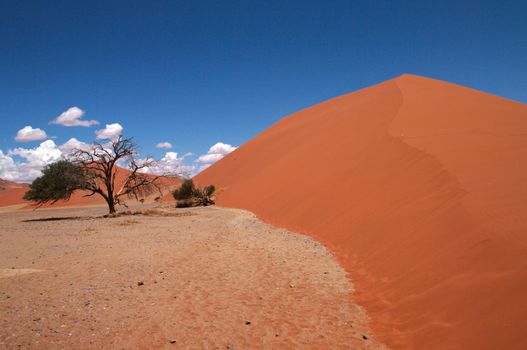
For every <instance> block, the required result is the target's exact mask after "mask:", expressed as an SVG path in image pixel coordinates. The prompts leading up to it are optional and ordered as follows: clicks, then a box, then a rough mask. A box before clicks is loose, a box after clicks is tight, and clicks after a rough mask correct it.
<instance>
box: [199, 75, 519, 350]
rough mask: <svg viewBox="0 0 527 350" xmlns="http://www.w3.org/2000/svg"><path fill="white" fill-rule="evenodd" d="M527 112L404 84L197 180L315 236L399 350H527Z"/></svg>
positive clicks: (290, 121)
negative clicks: (343, 269) (334, 255)
mask: <svg viewBox="0 0 527 350" xmlns="http://www.w3.org/2000/svg"><path fill="white" fill-rule="evenodd" d="M526 160H527V106H526V105H525V104H521V103H518V102H513V101H510V100H506V99H504V98H500V97H497V96H493V95H490V94H486V93H482V92H478V91H475V90H472V89H468V88H464V87H461V86H458V85H454V84H450V83H446V82H441V81H437V80H432V79H427V78H422V77H417V76H412V75H404V76H401V77H399V78H396V79H393V80H390V81H386V82H384V83H381V84H378V85H375V86H372V87H370V88H367V89H363V90H360V91H357V92H354V93H351V94H347V95H344V96H340V97H337V98H334V99H332V100H329V101H327V102H324V103H320V104H318V105H316V106H313V107H310V108H308V109H305V110H303V111H300V112H298V113H295V114H293V115H290V116H288V117H286V118H284V119H282V120H280V121H279V122H278V123H276V124H275V125H273V126H272V127H270V128H269V129H267V130H265V131H264V132H262V133H261V134H260V135H258V136H257V137H255V138H254V139H252V140H251V141H249V142H248V143H246V144H245V145H243V146H242V147H240V148H239V149H237V150H236V151H234V152H233V153H231V154H230V155H229V156H227V157H226V158H224V159H223V160H221V161H219V162H218V163H216V164H215V165H213V166H212V167H210V168H209V169H207V170H205V171H204V172H203V173H201V174H199V175H198V176H197V177H196V180H197V182H199V183H200V184H202V185H205V184H209V183H213V184H215V185H217V186H219V187H221V188H223V190H224V191H223V193H222V194H221V196H220V198H219V204H220V205H225V206H232V207H239V208H246V209H249V210H251V211H253V212H255V213H256V214H257V215H259V216H260V217H261V218H263V219H265V220H266V221H268V222H271V223H274V224H277V225H280V226H283V227H287V228H289V229H292V230H296V231H300V232H304V233H306V234H309V235H312V236H314V237H316V238H318V239H319V240H321V241H322V242H323V243H325V244H326V245H327V246H328V247H330V248H331V249H332V250H334V251H335V252H336V253H337V256H338V257H339V259H340V260H341V262H342V263H343V264H344V266H345V267H346V268H347V269H348V271H349V273H350V276H351V278H352V279H353V280H354V283H355V285H356V287H357V293H356V294H355V295H354V298H356V299H357V301H358V302H359V303H360V304H362V305H363V306H364V307H365V308H366V310H367V312H368V313H369V315H370V317H371V318H372V327H373V329H374V331H375V332H376V334H377V335H378V337H379V338H380V339H381V340H383V341H385V342H386V343H387V344H388V345H389V346H392V347H393V348H414V349H527V337H525V334H524V331H525V329H526V327H527V162H526Z"/></svg>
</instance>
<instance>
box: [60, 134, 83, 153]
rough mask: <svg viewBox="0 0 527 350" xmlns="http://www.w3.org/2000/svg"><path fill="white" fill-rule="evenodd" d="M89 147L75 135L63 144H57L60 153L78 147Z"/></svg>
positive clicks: (68, 151) (69, 151) (71, 150)
mask: <svg viewBox="0 0 527 350" xmlns="http://www.w3.org/2000/svg"><path fill="white" fill-rule="evenodd" d="M89 148H90V145H89V144H87V143H84V142H82V141H79V140H77V139H76V138H75V137H72V138H71V139H69V140H68V141H66V142H65V143H64V144H62V145H60V146H59V150H60V151H61V152H62V153H71V152H73V151H75V150H78V149H82V150H88V149H89Z"/></svg>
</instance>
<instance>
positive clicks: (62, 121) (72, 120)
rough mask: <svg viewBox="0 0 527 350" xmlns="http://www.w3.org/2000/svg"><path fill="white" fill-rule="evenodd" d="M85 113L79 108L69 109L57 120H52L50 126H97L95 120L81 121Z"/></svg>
mask: <svg viewBox="0 0 527 350" xmlns="http://www.w3.org/2000/svg"><path fill="white" fill-rule="evenodd" d="M84 114H85V112H84V111H83V110H82V109H80V108H79V107H70V108H68V110H67V111H65V112H62V114H61V115H59V116H58V117H57V118H55V119H53V120H52V121H51V122H50V123H51V124H59V125H64V126H84V127H88V126H92V125H97V124H99V122H98V121H97V120H81V118H82V117H83V116H84Z"/></svg>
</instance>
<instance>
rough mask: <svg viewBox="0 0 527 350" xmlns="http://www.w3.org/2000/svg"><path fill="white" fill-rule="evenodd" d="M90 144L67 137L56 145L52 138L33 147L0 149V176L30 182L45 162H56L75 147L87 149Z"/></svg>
mask: <svg viewBox="0 0 527 350" xmlns="http://www.w3.org/2000/svg"><path fill="white" fill-rule="evenodd" d="M90 146H91V145H90V144H87V143H84V142H82V141H79V140H77V139H76V138H71V139H69V140H68V141H67V142H66V143H64V144H62V145H60V146H57V145H56V144H55V142H53V140H46V141H44V142H42V143H40V145H38V146H37V147H34V148H22V147H17V148H15V149H11V150H9V151H8V152H7V154H6V153H4V152H2V150H0V178H2V179H7V180H10V181H16V182H31V181H33V180H34V179H35V178H37V177H39V176H40V175H41V174H42V173H41V170H42V168H44V166H46V165H47V164H50V163H53V162H56V161H57V160H59V159H61V158H62V157H64V156H67V155H68V154H71V152H72V151H74V150H75V149H88V148H89V147H90Z"/></svg>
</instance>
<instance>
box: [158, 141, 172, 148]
mask: <svg viewBox="0 0 527 350" xmlns="http://www.w3.org/2000/svg"><path fill="white" fill-rule="evenodd" d="M156 147H157V148H164V149H171V148H172V144H171V143H170V142H160V143H158V144H157V145H156Z"/></svg>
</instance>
